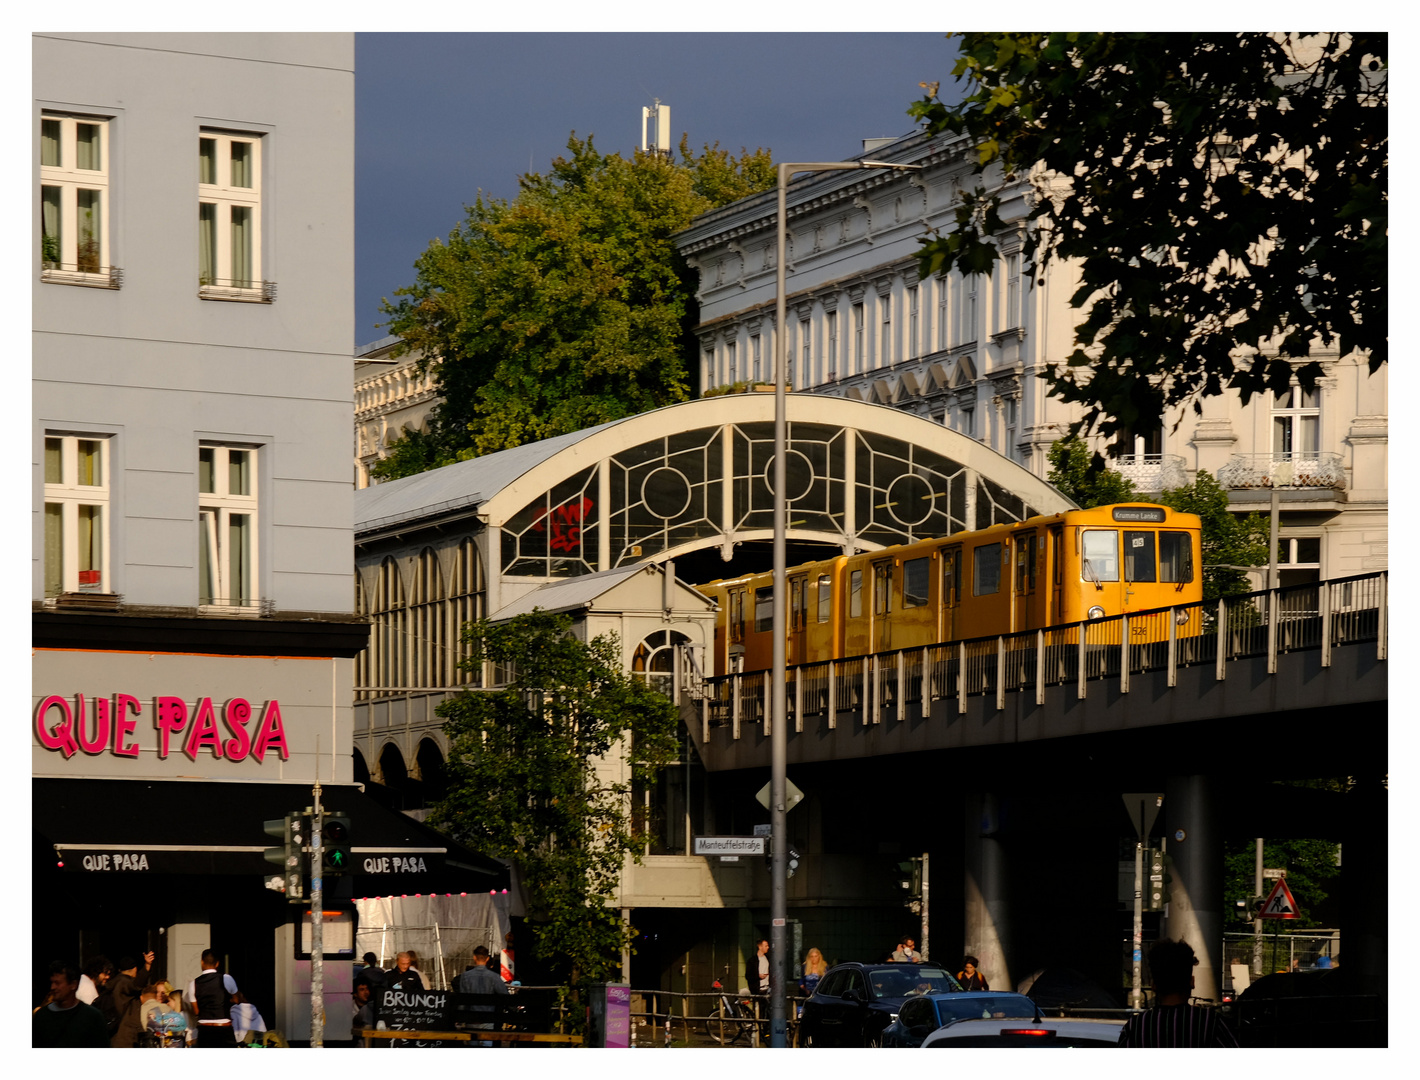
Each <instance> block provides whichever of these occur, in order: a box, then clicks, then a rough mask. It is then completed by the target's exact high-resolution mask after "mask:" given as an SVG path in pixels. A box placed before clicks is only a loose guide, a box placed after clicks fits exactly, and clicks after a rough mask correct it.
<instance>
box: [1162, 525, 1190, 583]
mask: <svg viewBox="0 0 1420 1080" xmlns="http://www.w3.org/2000/svg"><path fill="white" fill-rule="evenodd" d="M1159 580H1160V581H1167V582H1169V583H1170V584H1182V583H1187V582H1191V581H1192V580H1193V537H1192V535H1191V534H1190V533H1186V532H1161V533H1159Z"/></svg>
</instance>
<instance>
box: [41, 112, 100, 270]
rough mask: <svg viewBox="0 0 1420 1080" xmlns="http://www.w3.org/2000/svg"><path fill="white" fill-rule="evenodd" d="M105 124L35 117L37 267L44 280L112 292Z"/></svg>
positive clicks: (91, 119) (76, 118) (95, 120)
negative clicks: (37, 123) (100, 287)
mask: <svg viewBox="0 0 1420 1080" xmlns="http://www.w3.org/2000/svg"><path fill="white" fill-rule="evenodd" d="M108 136H109V123H108V121H107V120H103V119H100V118H98V117H90V116H60V115H55V114H49V113H46V114H44V115H42V116H41V117H40V138H39V143H40V154H39V160H40V166H39V176H40V263H41V267H42V269H41V274H40V276H41V278H42V279H43V280H45V281H59V282H70V283H73V284H80V285H107V286H109V287H115V288H116V287H117V284H118V275H117V274H116V273H115V272H113V269H112V266H111V264H112V262H113V260H112V258H110V255H109V251H110V247H109V216H110V215H109V138H108Z"/></svg>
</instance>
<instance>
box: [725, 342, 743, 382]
mask: <svg viewBox="0 0 1420 1080" xmlns="http://www.w3.org/2000/svg"><path fill="white" fill-rule="evenodd" d="M725 367H726V369H727V370H728V372H729V375H730V378H729V381H730V382H732V383H734V382H738V381H739V375H740V372H739V364H738V362H737V361H736V358H735V342H733V341H727V342H725Z"/></svg>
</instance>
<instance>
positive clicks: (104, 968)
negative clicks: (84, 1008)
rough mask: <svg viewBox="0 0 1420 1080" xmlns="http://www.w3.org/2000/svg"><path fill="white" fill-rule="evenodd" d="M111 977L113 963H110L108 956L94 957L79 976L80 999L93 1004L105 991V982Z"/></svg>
mask: <svg viewBox="0 0 1420 1080" xmlns="http://www.w3.org/2000/svg"><path fill="white" fill-rule="evenodd" d="M111 978H113V964H111V963H109V960H108V957H106V956H96V957H94V958H93V959H92V960H90V961H89V962H88V964H86V965H85V967H84V973H83V974H82V975H80V976H79V993H78V998H79V1000H80V1001H82V1002H83V1003H84V1004H85V1005H92V1004H93V1003H94V1002H95V1001H96V1000H98V996H99V994H100V993H102V992H103V988H104V984H105V983H106V982H108V981H109V979H111Z"/></svg>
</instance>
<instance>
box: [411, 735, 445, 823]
mask: <svg viewBox="0 0 1420 1080" xmlns="http://www.w3.org/2000/svg"><path fill="white" fill-rule="evenodd" d="M414 760H415V764H416V766H417V767H418V769H419V779H420V783H421V789H422V790H421V792H420V794H421V795H422V796H423V799H424V805H425V806H426V807H432V806H433V805H434V804H435V803H437V802H438V801H439V800H440V799H442V798H443V797H444V796H445V795H446V794H447V793H448V789H449V785H448V776H447V774H446V773H445V771H444V752H443V751H442V750H440V749H439V746H438V744H437V743H436V742H434V740H433V739H421V740H419V752H418V753H417V754H416V755H415V758H414Z"/></svg>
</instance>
